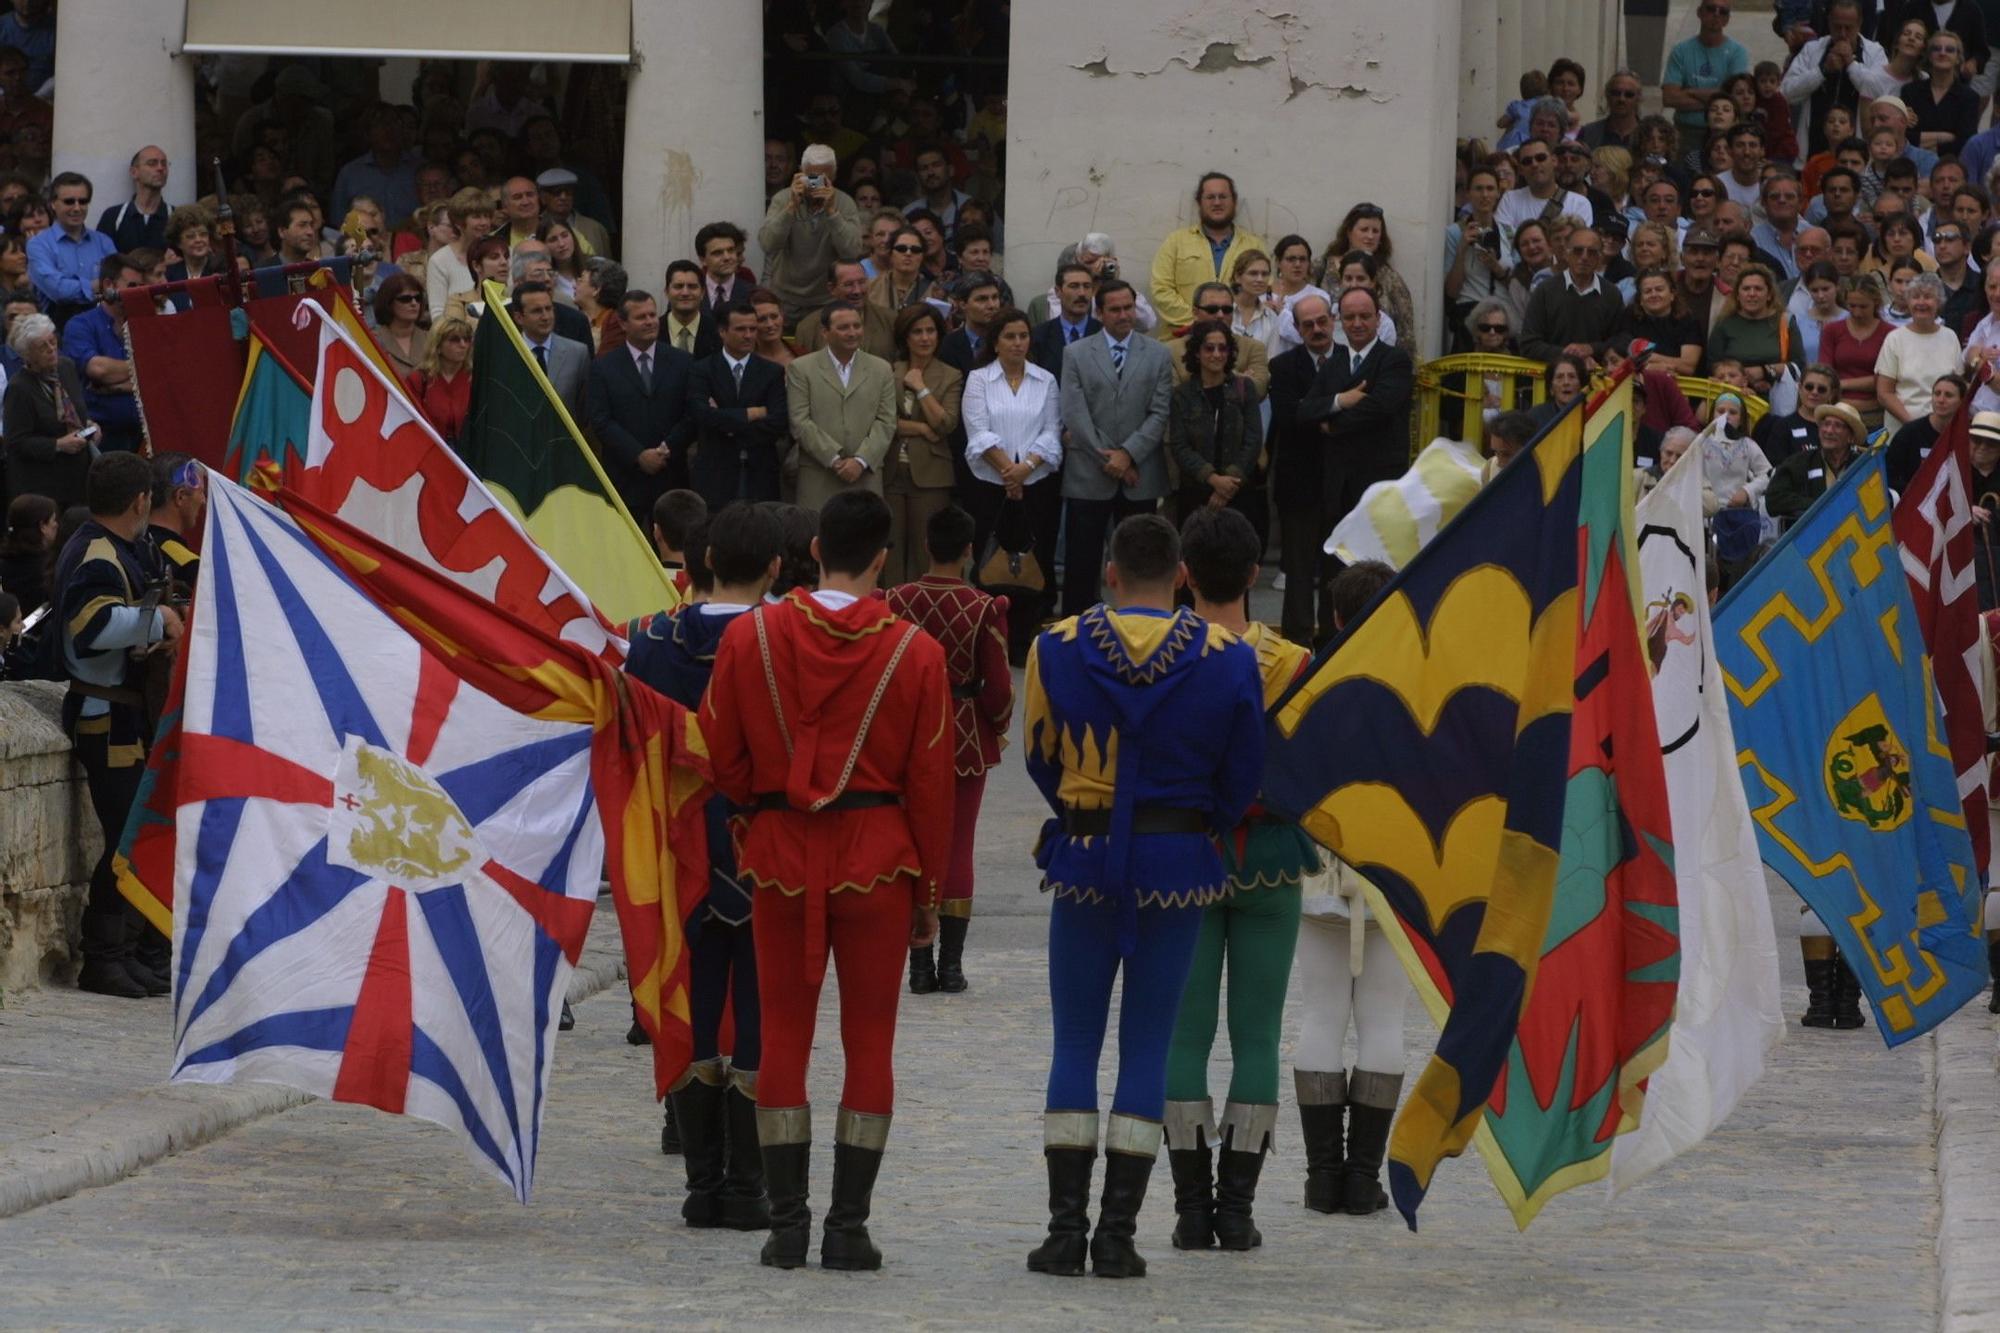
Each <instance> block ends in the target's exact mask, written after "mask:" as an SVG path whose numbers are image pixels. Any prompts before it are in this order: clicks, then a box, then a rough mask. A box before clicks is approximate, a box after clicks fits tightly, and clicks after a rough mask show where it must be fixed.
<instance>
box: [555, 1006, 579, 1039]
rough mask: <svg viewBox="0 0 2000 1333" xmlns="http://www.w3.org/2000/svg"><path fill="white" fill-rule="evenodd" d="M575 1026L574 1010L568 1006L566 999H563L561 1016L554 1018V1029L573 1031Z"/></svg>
mask: <svg viewBox="0 0 2000 1333" xmlns="http://www.w3.org/2000/svg"><path fill="white" fill-rule="evenodd" d="M575 1027H576V1010H574V1009H572V1008H570V1007H569V1001H568V1000H564V1001H563V1007H562V1016H561V1017H560V1018H558V1019H556V1031H558V1032H569V1031H573V1030H574V1029H575Z"/></svg>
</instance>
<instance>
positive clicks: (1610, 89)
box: [1576, 69, 1640, 150]
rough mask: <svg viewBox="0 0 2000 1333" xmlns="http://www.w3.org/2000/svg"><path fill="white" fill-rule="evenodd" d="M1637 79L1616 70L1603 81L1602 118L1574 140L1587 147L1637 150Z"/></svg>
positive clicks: (1579, 132) (1638, 89) (1581, 130)
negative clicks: (1580, 141)
mask: <svg viewBox="0 0 2000 1333" xmlns="http://www.w3.org/2000/svg"><path fill="white" fill-rule="evenodd" d="M1639 91H1640V84H1639V76H1638V75H1637V74H1634V73H1633V72H1632V71H1631V70H1629V69H1618V70H1615V71H1613V72H1612V75H1611V77H1610V78H1608V79H1606V80H1605V81H1604V119H1602V120H1593V121H1591V122H1590V123H1589V124H1587V125H1585V126H1584V127H1583V128H1582V129H1580V130H1578V131H1577V134H1576V137H1577V138H1579V139H1581V140H1582V141H1583V142H1584V143H1585V144H1587V145H1588V146H1589V147H1591V148H1593V149H1596V148H1609V147H1616V148H1624V149H1628V150H1630V149H1636V148H1637V146H1638V145H1637V144H1636V143H1635V142H1634V141H1635V140H1636V139H1637V138H1638V132H1639Z"/></svg>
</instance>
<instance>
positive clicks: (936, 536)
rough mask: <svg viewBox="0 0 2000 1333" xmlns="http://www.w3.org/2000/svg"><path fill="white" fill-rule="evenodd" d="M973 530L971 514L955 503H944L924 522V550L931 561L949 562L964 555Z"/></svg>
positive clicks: (969, 543) (937, 562)
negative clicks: (942, 506)
mask: <svg viewBox="0 0 2000 1333" xmlns="http://www.w3.org/2000/svg"><path fill="white" fill-rule="evenodd" d="M975 531H976V525H975V524H974V523H973V521H972V515H970V514H968V513H966V512H965V511H964V510H963V509H960V508H959V507H958V506H957V505H946V506H945V507H944V508H942V509H940V510H938V511H937V512H936V513H935V514H932V515H931V516H930V519H929V520H928V521H927V522H925V524H924V550H925V551H926V552H928V553H929V555H930V558H931V560H932V562H933V563H935V564H940V565H943V564H949V563H950V562H951V561H953V560H957V559H960V558H961V557H963V556H964V555H965V552H966V549H967V548H968V547H970V546H971V545H972V537H973V533H974V532H975Z"/></svg>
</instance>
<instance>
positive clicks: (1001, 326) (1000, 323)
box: [973, 305, 1035, 370]
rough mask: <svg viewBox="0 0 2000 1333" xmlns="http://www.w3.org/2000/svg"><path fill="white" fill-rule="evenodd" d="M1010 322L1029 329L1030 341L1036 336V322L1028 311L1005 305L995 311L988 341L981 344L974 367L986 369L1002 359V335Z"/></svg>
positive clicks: (987, 333)
mask: <svg viewBox="0 0 2000 1333" xmlns="http://www.w3.org/2000/svg"><path fill="white" fill-rule="evenodd" d="M1009 324H1019V325H1020V326H1021V327H1022V328H1024V329H1026V330H1027V331H1028V338H1029V340H1030V342H1032V341H1033V339H1034V336H1035V322H1034V321H1033V320H1031V319H1029V318H1028V312H1027V311H1025V310H1017V309H1015V308H1014V307H1013V306H1010V305H1004V306H1001V307H1000V308H999V309H998V310H996V311H994V312H993V322H992V323H991V324H988V325H987V326H986V341H985V342H983V343H981V344H979V355H978V356H977V357H974V358H973V362H974V364H973V369H975V370H979V369H984V368H985V367H987V366H990V365H992V364H993V363H994V362H995V361H998V360H999V359H1000V335H1001V334H1003V333H1005V332H1006V331H1007V326H1008V325H1009Z"/></svg>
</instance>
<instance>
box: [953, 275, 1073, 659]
mask: <svg viewBox="0 0 2000 1333" xmlns="http://www.w3.org/2000/svg"><path fill="white" fill-rule="evenodd" d="M1032 337H1033V329H1032V327H1031V326H1030V325H1029V323H1028V316H1027V315H1026V314H1025V313H1023V312H1022V311H1019V310H1002V311H1001V312H1000V313H999V314H998V315H996V316H995V317H994V320H993V325H992V327H991V329H990V330H989V331H988V334H987V338H986V346H985V348H984V349H982V352H981V360H980V363H979V364H978V365H977V366H976V367H974V369H973V371H972V373H971V374H970V375H968V376H966V377H965V398H964V402H963V404H962V407H961V412H962V415H963V418H964V421H965V461H966V463H967V464H968V465H969V466H970V467H971V469H972V476H973V479H974V481H975V482H977V485H975V486H974V488H973V492H972V495H971V496H970V497H969V499H970V501H971V504H970V508H971V509H972V516H973V519H974V520H975V522H976V524H977V534H976V535H975V537H974V538H973V547H972V549H973V554H974V557H975V558H976V559H981V560H983V559H984V558H985V554H986V542H987V539H988V538H989V537H990V536H992V535H994V533H995V531H996V529H997V530H998V534H999V537H1000V540H1001V541H1002V542H1003V543H1004V544H1005V545H1006V547H1007V549H1008V550H1010V551H1021V550H1033V551H1034V553H1035V560H1036V562H1037V563H1038V564H1040V565H1041V567H1042V577H1043V579H1044V581H1045V583H1046V586H1045V588H1044V590H1043V591H1044V594H1045V600H1049V599H1052V598H1053V595H1054V593H1055V578H1054V575H1055V558H1056V525H1057V523H1058V522H1059V521H1060V518H1061V514H1062V457H1063V450H1062V395H1061V391H1060V390H1059V388H1058V386H1057V384H1056V377H1055V376H1053V375H1051V374H1049V372H1048V371H1046V370H1043V369H1042V368H1041V367H1040V366H1038V365H1036V364H1035V363H1034V362H1032V361H1030V360H1029V359H1028V344H1029V341H1030V340H1031V338H1032ZM1040 609H1042V608H1037V607H1034V606H1032V605H1027V606H1021V605H1018V604H1017V608H1016V614H1015V616H1014V617H1013V618H1014V619H1015V620H1016V621H1017V622H1019V623H1022V624H1025V625H1028V626H1033V625H1035V624H1037V623H1038V622H1039V621H1040V619H1041V617H1040V616H1039V615H1037V614H1036V612H1037V611H1038V610H1040Z"/></svg>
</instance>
